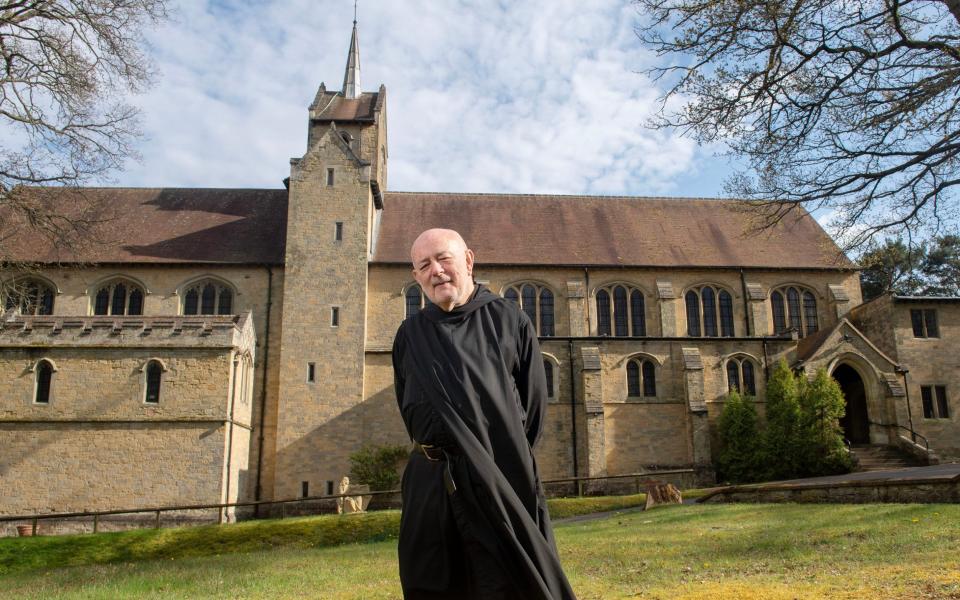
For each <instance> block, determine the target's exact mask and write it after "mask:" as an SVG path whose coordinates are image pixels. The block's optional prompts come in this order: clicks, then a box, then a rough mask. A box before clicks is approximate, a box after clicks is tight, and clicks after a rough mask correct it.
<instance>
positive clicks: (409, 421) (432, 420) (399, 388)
mask: <svg viewBox="0 0 960 600" xmlns="http://www.w3.org/2000/svg"><path fill="white" fill-rule="evenodd" d="M408 351H409V349H408V347H407V340H406V337H405V336H404V333H403V325H401V326H400V329H398V330H397V335H396V337H395V338H394V342H393V385H394V389H395V391H396V393H397V404H398V405H399V407H400V415H401V416H402V417H403V422H404V424H405V425H406V426H407V433H408V434H409V435H410V438H411V439H412V440H413V441H415V442H417V443H420V444H427V445H430V446H441V447H451V446H453V445H455V444H454V441H453V439H452V437H451V436H450V434H449V433H448V432H447V428H446V426H445V425H444V424H443V419H442V418H441V417H440V415H439V414H437V411H436V409H435V408H434V407H433V404H431V403H430V402H429V401H428V399H427V398H426V397H424V395H423V393H422V392H421V391H420V390H419V389H418V388H417V387H416V386H408V385H407V379H406V372H405V370H404V358H405V355H406V353H407V352H408Z"/></svg>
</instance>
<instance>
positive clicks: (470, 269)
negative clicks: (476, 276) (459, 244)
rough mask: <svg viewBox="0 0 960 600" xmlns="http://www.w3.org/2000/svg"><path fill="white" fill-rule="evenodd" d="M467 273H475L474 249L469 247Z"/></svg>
mask: <svg viewBox="0 0 960 600" xmlns="http://www.w3.org/2000/svg"><path fill="white" fill-rule="evenodd" d="M466 255H467V274H469V275H473V250H471V249H470V248H467V252H466Z"/></svg>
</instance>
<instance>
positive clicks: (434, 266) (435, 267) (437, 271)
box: [430, 260, 443, 276]
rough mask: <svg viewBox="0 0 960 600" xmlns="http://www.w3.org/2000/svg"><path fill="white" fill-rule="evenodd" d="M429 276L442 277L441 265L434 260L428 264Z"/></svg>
mask: <svg viewBox="0 0 960 600" xmlns="http://www.w3.org/2000/svg"><path fill="white" fill-rule="evenodd" d="M430 274H431V275H433V276H437V275H443V265H442V264H440V261H438V260H435V261H433V262H432V263H430Z"/></svg>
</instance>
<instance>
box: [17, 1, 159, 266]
mask: <svg viewBox="0 0 960 600" xmlns="http://www.w3.org/2000/svg"><path fill="white" fill-rule="evenodd" d="M167 3H168V0H0V262H6V259H5V257H7V256H9V254H8V253H7V252H5V251H4V241H5V240H7V239H8V238H9V237H10V235H11V233H12V232H13V231H14V230H15V229H17V228H21V227H29V228H31V231H34V232H36V234H37V235H38V236H42V237H45V238H48V239H49V240H51V241H53V242H54V243H55V244H56V245H57V246H62V245H66V244H76V243H79V242H80V241H81V240H83V237H84V233H85V232H86V231H87V230H88V229H89V225H90V220H89V218H88V217H89V215H92V214H95V213H96V211H95V210H93V207H89V206H86V205H85V203H86V202H88V201H89V199H87V198H86V197H85V196H84V195H83V194H79V193H78V194H77V195H76V196H75V197H74V199H73V202H74V203H75V205H74V206H70V207H65V206H64V205H63V203H62V202H59V203H58V202H50V201H49V198H47V197H45V195H44V194H42V193H37V192H36V190H35V188H34V189H30V188H27V187H25V186H36V185H53V186H68V187H72V188H78V186H81V185H83V184H87V183H90V182H92V181H96V180H98V179H101V178H103V177H105V176H107V175H109V174H110V173H111V172H113V171H115V170H117V169H120V168H121V167H122V166H123V163H124V161H125V160H126V159H128V158H131V157H135V152H134V147H133V142H134V140H135V139H136V138H137V136H138V135H139V133H140V132H139V124H138V117H139V112H138V111H137V109H136V108H134V107H133V106H131V105H129V104H127V103H126V102H125V101H124V99H125V98H127V97H129V96H130V95H131V94H135V93H137V92H140V91H142V90H143V89H145V87H146V86H147V85H149V84H150V82H151V78H152V76H153V72H152V70H151V65H150V62H149V61H148V60H147V58H146V56H145V54H144V53H143V50H142V48H143V37H142V36H143V32H144V30H145V28H146V27H149V26H153V25H156V24H157V23H158V22H159V21H161V20H162V19H165V18H166V17H167ZM61 199H62V197H61Z"/></svg>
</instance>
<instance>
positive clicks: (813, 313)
mask: <svg viewBox="0 0 960 600" xmlns="http://www.w3.org/2000/svg"><path fill="white" fill-rule="evenodd" d="M770 307H771V309H772V312H773V331H774V333H775V334H781V333H783V332H785V331H787V330H789V329H796V330H797V335H799V336H800V337H805V336H808V335H810V334H812V333H815V332H816V331H817V330H819V329H820V319H819V318H818V313H817V297H816V296H815V295H814V294H813V292H811V291H810V290H805V289H803V288H800V287H797V286H786V287H782V288H779V289H777V290H775V291H773V292H772V293H771V294H770Z"/></svg>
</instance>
